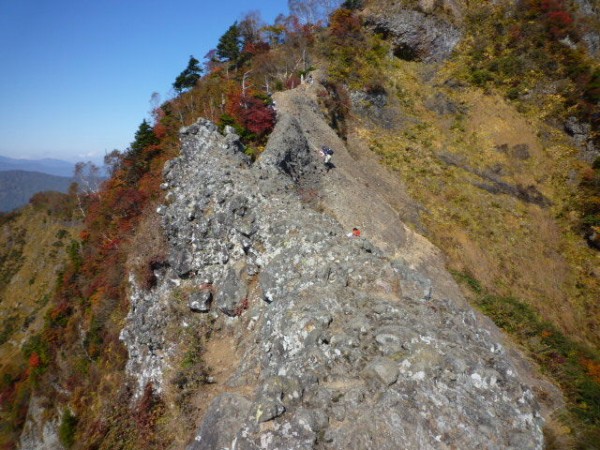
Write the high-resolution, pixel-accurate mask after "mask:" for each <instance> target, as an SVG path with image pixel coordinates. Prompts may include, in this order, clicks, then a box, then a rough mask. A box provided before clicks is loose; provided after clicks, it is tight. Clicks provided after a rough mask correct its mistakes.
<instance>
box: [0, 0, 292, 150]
mask: <svg viewBox="0 0 600 450" xmlns="http://www.w3.org/2000/svg"><path fill="white" fill-rule="evenodd" d="M253 10H258V11H260V12H261V14H262V17H263V19H264V20H265V21H266V22H268V23H272V22H273V20H274V18H275V17H276V16H277V15H278V14H279V13H284V14H287V13H288V8H287V0H261V1H256V2H248V1H242V0H233V1H199V0H196V1H192V0H170V1H169V0H144V1H142V0H52V1H49V0H0V61H1V67H2V68H1V70H0V155H2V156H9V157H12V158H58V159H65V160H70V161H79V160H88V159H92V160H96V161H98V160H101V158H102V156H103V155H104V153H105V152H110V151H111V150H113V149H115V148H116V149H119V150H123V149H125V148H126V147H127V146H128V145H129V143H130V142H131V141H132V140H133V136H134V133H135V131H136V130H137V127H138V125H139V124H140V122H141V121H142V120H143V119H144V118H145V117H147V116H148V111H149V110H150V97H151V95H152V93H153V92H158V93H159V94H160V95H161V98H162V99H163V100H165V99H166V98H167V97H168V94H169V91H170V89H171V83H172V82H173V81H174V80H175V77H176V76H177V75H178V74H179V73H180V72H181V71H182V70H183V69H184V68H185V66H186V65H187V62H188V59H189V56H190V55H194V56H195V57H196V58H198V59H199V60H201V61H203V57H204V55H205V54H206V53H207V52H208V51H209V50H210V49H212V48H215V47H216V45H217V43H218V40H219V37H220V36H221V35H222V34H223V33H224V32H225V31H226V30H227V28H228V27H229V26H230V25H231V24H232V23H233V22H234V21H236V20H238V19H240V18H241V17H242V16H243V15H244V14H245V13H247V12H249V11H253Z"/></svg>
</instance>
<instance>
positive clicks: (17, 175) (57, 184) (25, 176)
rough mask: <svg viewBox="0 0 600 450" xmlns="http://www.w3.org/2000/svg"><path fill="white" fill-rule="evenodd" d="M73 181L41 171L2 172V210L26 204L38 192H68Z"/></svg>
mask: <svg viewBox="0 0 600 450" xmlns="http://www.w3.org/2000/svg"><path fill="white" fill-rule="evenodd" d="M71 182H72V180H71V178H66V177H59V176H55V175H48V174H45V173H40V172H26V171H22V170H9V171H4V172H0V211H2V212H7V211H12V210H13V209H16V208H19V207H21V206H23V205H26V204H27V203H28V202H29V199H30V198H31V197H32V196H33V195H34V194H36V193H38V192H43V191H56V192H62V193H66V192H67V191H68V190H69V185H70V184H71Z"/></svg>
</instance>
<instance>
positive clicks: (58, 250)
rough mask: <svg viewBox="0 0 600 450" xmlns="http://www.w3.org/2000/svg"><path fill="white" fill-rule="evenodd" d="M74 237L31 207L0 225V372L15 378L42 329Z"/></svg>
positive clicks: (73, 229) (2, 439) (71, 229)
mask: <svg viewBox="0 0 600 450" xmlns="http://www.w3.org/2000/svg"><path fill="white" fill-rule="evenodd" d="M77 232H78V228H77V226H74V224H73V223H72V222H64V221H63V220H61V219H59V218H57V217H55V216H54V215H51V214H48V212H47V211H46V210H45V209H40V208H34V207H33V206H31V205H28V206H26V207H24V208H23V209H21V210H20V211H19V212H18V213H15V214H14V216H13V219H11V220H9V221H7V222H5V223H3V224H2V225H1V226H0V249H1V250H0V261H1V266H0V273H1V274H2V283H1V284H0V333H1V337H2V339H0V373H2V374H7V373H15V371H16V369H17V368H19V367H20V366H21V365H22V364H24V361H23V357H22V356H21V345H22V344H23V343H24V342H25V341H26V340H27V339H28V338H29V337H30V336H32V335H34V334H36V333H37V332H38V331H39V330H40V329H41V328H42V326H43V323H44V314H45V312H46V310H47V304H48V300H49V299H50V297H51V295H52V292H53V289H54V285H55V282H56V278H57V274H58V272H59V270H60V268H61V267H62V266H63V264H64V262H65V261H66V258H67V256H66V255H67V251H66V249H67V247H68V245H69V244H70V242H71V239H72V238H73V237H74V236H75V235H76V234H77ZM2 413H3V412H2V411H0V422H2ZM6 431H7V430H4V429H0V447H2V446H3V445H4V444H5V443H6V442H10V441H11V439H12V438H13V437H12V436H10V435H5V432H6Z"/></svg>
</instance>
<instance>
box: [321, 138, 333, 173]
mask: <svg viewBox="0 0 600 450" xmlns="http://www.w3.org/2000/svg"><path fill="white" fill-rule="evenodd" d="M321 154H322V155H323V163H324V164H325V167H327V172H329V169H331V168H332V167H333V164H332V163H331V156H332V155H333V150H332V149H330V148H329V147H327V146H325V145H324V146H323V147H321Z"/></svg>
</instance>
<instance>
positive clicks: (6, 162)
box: [0, 156, 75, 177]
mask: <svg viewBox="0 0 600 450" xmlns="http://www.w3.org/2000/svg"><path fill="white" fill-rule="evenodd" d="M74 169H75V164H73V163H70V162H67V161H62V160H59V159H52V158H43V159H15V158H9V157H6V156H0V171H9V170H23V171H26V172H41V173H46V174H49V175H55V176H60V177H72V176H73V170H74Z"/></svg>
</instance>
